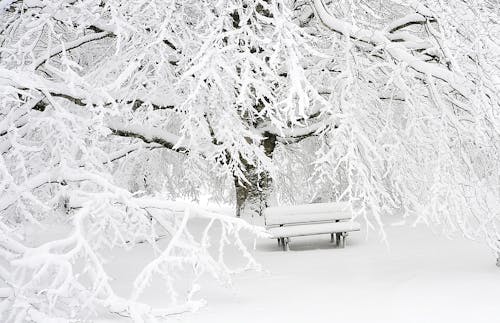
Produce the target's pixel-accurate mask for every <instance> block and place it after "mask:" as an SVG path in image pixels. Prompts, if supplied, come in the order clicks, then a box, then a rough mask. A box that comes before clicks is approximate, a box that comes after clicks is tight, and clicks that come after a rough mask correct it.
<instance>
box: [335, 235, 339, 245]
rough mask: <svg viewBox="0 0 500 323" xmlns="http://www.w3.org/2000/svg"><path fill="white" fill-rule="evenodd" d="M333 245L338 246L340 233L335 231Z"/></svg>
mask: <svg viewBox="0 0 500 323" xmlns="http://www.w3.org/2000/svg"><path fill="white" fill-rule="evenodd" d="M335 246H336V247H337V248H338V247H340V233H338V232H337V233H335Z"/></svg>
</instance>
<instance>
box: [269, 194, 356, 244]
mask: <svg viewBox="0 0 500 323" xmlns="http://www.w3.org/2000/svg"><path fill="white" fill-rule="evenodd" d="M264 219H265V224H266V230H267V232H268V233H269V234H270V235H271V238H273V239H278V245H281V246H282V247H283V250H284V251H286V250H289V248H288V244H289V242H290V237H298V236H308V235H315V234H327V233H329V234H330V241H331V242H336V244H337V247H342V248H343V247H345V239H346V237H347V233H348V232H351V231H359V230H360V225H359V223H358V222H354V221H352V211H351V206H350V205H349V203H345V202H341V203H316V204H302V205H294V206H281V207H269V208H267V209H265V210H264Z"/></svg>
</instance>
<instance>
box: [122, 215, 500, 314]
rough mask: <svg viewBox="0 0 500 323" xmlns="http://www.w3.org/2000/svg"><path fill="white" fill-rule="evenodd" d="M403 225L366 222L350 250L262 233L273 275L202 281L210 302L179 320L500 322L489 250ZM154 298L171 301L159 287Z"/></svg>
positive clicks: (261, 246)
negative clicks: (376, 228) (374, 226)
mask: <svg viewBox="0 0 500 323" xmlns="http://www.w3.org/2000/svg"><path fill="white" fill-rule="evenodd" d="M397 222H398V219H396V218H393V219H388V220H387V227H386V232H387V234H388V238H389V245H388V246H387V245H385V244H384V243H382V242H381V241H380V239H379V237H378V235H377V233H375V232H371V233H370V234H369V235H367V234H366V230H364V229H362V231H361V232H357V233H352V234H351V235H350V236H349V239H348V242H347V246H346V248H345V249H337V248H336V247H335V246H334V245H333V244H331V243H330V242H329V236H328V235H319V236H312V237H301V238H293V239H292V241H291V245H290V246H291V251H289V252H283V251H281V250H280V249H279V248H278V245H277V243H276V240H266V239H259V240H258V241H257V243H256V249H255V250H254V251H253V252H254V256H255V257H256V259H257V260H258V261H259V262H260V263H261V264H262V265H263V268H264V271H263V272H244V273H241V274H238V275H235V276H234V281H233V286H232V287H230V288H227V287H222V286H220V285H219V284H217V283H216V282H213V281H210V280H207V281H205V282H202V285H203V289H202V291H201V292H200V294H199V296H200V297H203V298H205V299H206V300H207V301H208V304H207V306H206V307H204V308H202V309H201V310H200V311H198V312H196V313H190V314H183V315H179V316H173V317H171V319H172V320H173V321H175V322H193V323H198V322H199V323H209V322H214V323H215V322H216V323H223V322H230V323H245V322H248V323H256V322H259V323H265V322H272V323H277V322H287V323H292V322H308V323H313V322H314V323H319V322H384V323H387V322H404V323H411V322H418V323H422V322H426V323H430V322H436V323H443V322H454V323H458V322H467V323H471V322H474V323H480V322H484V323H493V322H500V303H499V297H500V269H499V268H497V267H496V266H495V263H494V256H493V255H492V254H491V253H490V251H488V250H487V248H486V247H484V246H483V245H480V244H478V243H474V242H471V241H468V240H466V239H463V238H455V239H453V240H450V239H447V238H443V237H442V236H441V235H438V234H436V233H433V232H432V231H431V230H430V229H429V228H427V227H426V226H423V225H422V226H417V227H411V226H409V225H400V224H398V225H391V224H395V223H397ZM248 243H249V245H251V244H252V241H250V240H248ZM137 252H138V253H139V252H140V250H138V251H137ZM135 256H137V254H135ZM229 257H231V255H229ZM115 261H116V262H115V263H114V264H113V265H114V266H116V267H118V268H122V273H124V272H126V270H125V271H123V268H128V267H130V264H132V263H133V260H131V258H129V259H127V257H117V258H115ZM122 279H124V280H126V279H127V278H126V274H123V277H122ZM124 290H125V289H124ZM147 297H148V298H150V300H151V302H152V303H155V304H161V296H159V294H158V295H155V294H154V292H153V293H152V294H151V293H150V294H149V295H148V296H147Z"/></svg>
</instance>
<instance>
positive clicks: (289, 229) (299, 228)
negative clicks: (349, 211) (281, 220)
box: [267, 221, 361, 239]
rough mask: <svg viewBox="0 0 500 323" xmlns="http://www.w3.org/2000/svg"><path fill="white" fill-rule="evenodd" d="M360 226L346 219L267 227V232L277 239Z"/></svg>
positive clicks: (339, 230) (344, 230) (345, 230)
mask: <svg viewBox="0 0 500 323" xmlns="http://www.w3.org/2000/svg"><path fill="white" fill-rule="evenodd" d="M360 228H361V225H360V224H359V223H358V222H354V221H346V222H332V223H314V224H303V225H290V226H284V227H274V228H269V229H267V232H268V233H269V234H270V235H271V236H272V238H273V239H277V238H282V237H298V236H308V235H315V234H325V233H334V232H349V231H359V230H360Z"/></svg>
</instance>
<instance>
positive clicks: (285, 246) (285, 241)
mask: <svg viewBox="0 0 500 323" xmlns="http://www.w3.org/2000/svg"><path fill="white" fill-rule="evenodd" d="M281 239H283V240H282V243H283V251H290V246H289V242H290V238H281Z"/></svg>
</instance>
